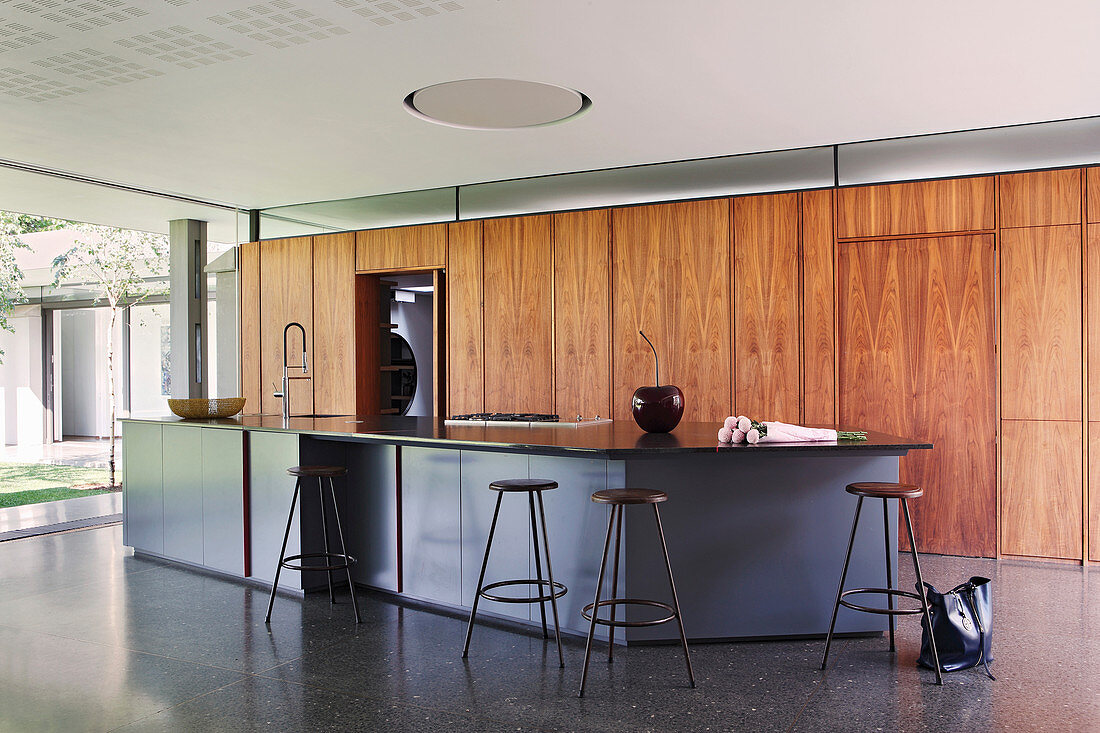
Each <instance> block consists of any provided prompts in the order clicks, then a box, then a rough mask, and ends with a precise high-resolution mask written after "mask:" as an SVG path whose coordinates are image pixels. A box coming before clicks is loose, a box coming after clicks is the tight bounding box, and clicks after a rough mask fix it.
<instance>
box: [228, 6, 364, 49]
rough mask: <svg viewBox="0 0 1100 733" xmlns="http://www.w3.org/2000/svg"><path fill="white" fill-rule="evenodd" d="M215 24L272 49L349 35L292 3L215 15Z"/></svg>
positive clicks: (333, 24)
mask: <svg viewBox="0 0 1100 733" xmlns="http://www.w3.org/2000/svg"><path fill="white" fill-rule="evenodd" d="M208 20H210V21H211V22H214V23H217V24H218V25H222V26H225V27H226V28H228V29H229V30H231V31H233V32H234V33H240V34H241V35H243V36H247V37H248V38H251V39H253V40H255V41H260V42H261V43H266V44H267V45H269V46H271V47H272V48H289V47H291V46H300V45H302V44H303V43H309V42H310V41H320V40H324V39H326V38H332V37H333V36H342V35H346V34H347V33H348V31H347V29H346V28H342V27H340V26H338V25H336V24H335V23H332V22H331V21H329V20H326V19H325V18H322V17H320V16H317V15H314V14H313V12H312V11H310V10H306V9H305V8H302V7H299V6H297V5H295V4H294V3H292V2H289V0H271V2H268V3H264V4H262V5H250V6H249V7H247V8H241V9H240V10H231V11H229V12H228V13H223V14H221V15H212V16H210V17H209V18H208Z"/></svg>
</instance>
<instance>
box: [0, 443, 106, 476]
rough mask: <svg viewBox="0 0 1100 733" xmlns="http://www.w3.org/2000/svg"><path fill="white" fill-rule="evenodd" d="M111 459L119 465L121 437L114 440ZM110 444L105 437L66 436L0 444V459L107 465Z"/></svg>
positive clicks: (90, 465) (14, 461)
mask: <svg viewBox="0 0 1100 733" xmlns="http://www.w3.org/2000/svg"><path fill="white" fill-rule="evenodd" d="M115 452H116V455H115V463H116V465H117V466H119V467H121V466H122V438H121V437H119V439H118V440H117V441H116V442H115ZM110 453H111V446H110V443H109V442H108V441H107V440H106V439H101V438H81V437H73V436H66V437H65V439H64V440H62V441H59V442H57V443H40V444H38V445H0V463H2V462H12V463H53V464H58V465H64V466H86V467H88V468H107V461H108V459H109V458H110Z"/></svg>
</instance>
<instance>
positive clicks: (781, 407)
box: [716, 193, 801, 423]
mask: <svg viewBox="0 0 1100 733" xmlns="http://www.w3.org/2000/svg"><path fill="white" fill-rule="evenodd" d="M798 220H799V217H798V194H794V193H788V194H777V195H773V196H742V197H739V198H735V199H734V200H733V275H732V277H733V293H734V297H733V303H732V305H733V310H732V319H733V354H734V364H733V412H734V414H739V415H740V414H744V415H749V416H751V417H752V418H753V419H756V420H781V421H783V422H790V423H797V422H798V421H799V419H800V413H801V410H800V396H801V395H800V394H799V392H800V390H799V382H800V379H799V374H800V370H801V366H800V360H801V353H800V352H801V343H800V328H799V320H800V317H801V314H800V313H799V283H798V238H799V232H798ZM716 419H717V418H716Z"/></svg>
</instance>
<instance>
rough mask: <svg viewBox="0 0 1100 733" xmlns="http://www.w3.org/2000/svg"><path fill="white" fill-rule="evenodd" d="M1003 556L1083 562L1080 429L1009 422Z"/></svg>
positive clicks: (1003, 452) (1055, 423)
mask: <svg viewBox="0 0 1100 733" xmlns="http://www.w3.org/2000/svg"><path fill="white" fill-rule="evenodd" d="M1001 436H1002V444H1001V552H1003V553H1004V554H1006V555H1025V556H1030V557H1054V558H1064V559H1068V560H1080V559H1081V538H1082V527H1081V481H1082V476H1081V440H1082V434H1081V423H1079V422H1061V421H1054V420H1004V421H1003V422H1002V425H1001Z"/></svg>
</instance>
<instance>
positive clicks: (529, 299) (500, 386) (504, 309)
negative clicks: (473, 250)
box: [484, 216, 554, 413]
mask: <svg viewBox="0 0 1100 733" xmlns="http://www.w3.org/2000/svg"><path fill="white" fill-rule="evenodd" d="M484 226H485V283H486V285H487V287H486V288H485V291H484V301H485V324H486V328H485V355H486V358H485V409H486V411H488V412H545V413H549V412H553V411H554V380H553V373H554V372H553V334H552V329H553V316H552V314H553V293H552V290H551V288H552V273H553V270H554V262H553V257H552V253H551V247H550V217H549V216H520V217H513V218H509V219H489V220H488V221H486V222H485V224H484Z"/></svg>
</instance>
